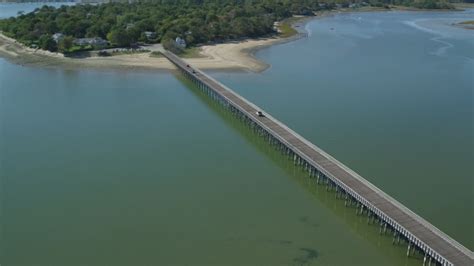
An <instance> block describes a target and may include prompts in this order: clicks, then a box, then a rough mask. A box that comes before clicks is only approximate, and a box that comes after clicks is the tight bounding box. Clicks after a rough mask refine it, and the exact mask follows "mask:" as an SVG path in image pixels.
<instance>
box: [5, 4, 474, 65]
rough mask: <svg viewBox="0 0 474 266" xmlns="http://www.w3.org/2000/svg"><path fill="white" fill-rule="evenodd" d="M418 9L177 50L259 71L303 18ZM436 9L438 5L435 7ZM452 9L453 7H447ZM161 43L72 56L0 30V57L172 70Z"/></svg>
mask: <svg viewBox="0 0 474 266" xmlns="http://www.w3.org/2000/svg"><path fill="white" fill-rule="evenodd" d="M455 7H456V8H455V9H454V10H460V9H459V8H469V7H471V8H472V7H474V5H472V4H464V3H463V4H462V5H455ZM389 10H403V11H412V10H416V11H422V10H424V9H416V8H412V7H406V6H390V7H387V6H385V7H384V6H382V7H376V6H359V7H357V8H338V9H333V10H321V11H316V12H313V13H312V15H311V16H304V15H292V16H291V17H287V18H284V19H282V20H280V21H278V22H277V23H275V24H274V27H275V28H274V30H275V31H276V32H277V33H275V34H271V35H270V34H267V35H266V36H264V37H260V38H258V37H257V38H240V39H235V40H230V41H224V42H222V43H213V44H204V45H201V44H197V45H193V46H191V47H190V48H187V49H182V50H181V51H179V52H180V53H181V55H180V56H181V57H183V58H186V60H187V61H188V62H189V63H190V64H193V65H195V66H196V67H198V68H202V69H214V70H243V71H251V72H261V71H263V70H265V69H267V68H268V67H269V65H268V64H266V63H264V62H262V61H260V60H258V59H257V58H255V57H254V53H255V52H256V51H257V50H259V49H262V48H265V47H268V46H271V45H275V44H279V43H284V42H289V41H293V40H296V39H299V38H302V37H304V36H305V32H303V31H302V30H300V29H301V28H303V27H302V26H304V25H305V24H306V22H308V21H310V20H313V19H319V18H324V17H328V16H332V15H334V14H337V13H347V12H371V11H389ZM437 10H438V9H437ZM449 10H453V9H449ZM472 23H473V21H467V22H461V23H458V24H457V25H456V26H460V27H466V28H470V27H471V25H472ZM161 49H162V45H161V44H144V45H141V46H140V47H139V48H138V49H136V47H135V48H134V49H132V48H128V49H123V48H111V49H106V51H107V53H106V55H107V56H100V53H101V52H99V51H83V52H79V53H77V54H75V55H74V56H65V55H64V54H62V53H58V52H50V51H46V50H42V49H39V48H31V47H28V46H26V45H25V44H23V43H21V42H19V41H17V40H15V39H13V38H11V37H9V36H7V35H6V34H4V32H2V31H0V57H4V58H6V59H7V60H10V61H12V62H14V63H17V64H20V65H26V66H37V67H61V68H66V69H76V68H95V69H151V70H172V69H174V66H173V65H172V64H171V63H169V62H168V61H167V60H166V59H165V58H163V57H162V56H161V55H160V53H159V51H160V50H161Z"/></svg>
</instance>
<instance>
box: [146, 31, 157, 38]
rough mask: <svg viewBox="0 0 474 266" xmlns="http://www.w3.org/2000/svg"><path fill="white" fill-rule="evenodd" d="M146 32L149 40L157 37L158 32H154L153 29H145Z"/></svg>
mask: <svg viewBox="0 0 474 266" xmlns="http://www.w3.org/2000/svg"><path fill="white" fill-rule="evenodd" d="M144 34H145V36H146V38H147V39H148V40H150V39H155V38H156V32H153V31H145V32H144Z"/></svg>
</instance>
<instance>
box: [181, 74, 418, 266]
mask: <svg viewBox="0 0 474 266" xmlns="http://www.w3.org/2000/svg"><path fill="white" fill-rule="evenodd" d="M175 76H176V78H177V79H178V80H179V81H180V82H181V83H182V84H184V85H185V86H186V87H187V88H188V89H189V90H190V91H191V92H192V93H193V94H194V95H195V96H196V97H197V98H198V99H199V100H200V101H202V102H203V103H204V104H205V105H206V106H207V107H208V108H209V109H210V110H212V111H213V112H215V113H216V114H217V115H218V116H219V118H220V119H221V120H222V121H223V122H224V123H225V124H226V125H227V126H229V127H230V128H232V129H234V130H235V131H236V132H238V133H239V135H241V136H242V137H243V138H244V140H245V141H246V142H247V143H249V144H250V145H252V146H253V147H254V148H255V149H256V150H257V152H258V153H260V154H262V155H263V156H266V157H267V158H269V159H270V160H271V161H272V162H273V163H275V165H277V166H278V167H279V168H280V169H281V170H283V171H284V173H285V174H286V175H287V176H289V177H290V178H291V179H292V180H293V181H295V182H297V183H298V184H299V185H300V186H301V187H303V188H304V190H305V191H307V192H308V193H310V194H311V195H312V197H313V198H315V199H316V200H318V201H319V202H321V203H322V204H321V205H322V206H324V207H325V208H326V209H329V210H330V211H331V212H332V213H333V214H335V216H336V217H337V218H338V219H339V220H341V221H343V222H344V223H345V224H346V225H347V227H348V228H349V229H350V230H351V231H352V232H353V233H355V234H357V235H358V236H359V237H362V238H363V239H365V240H367V241H368V242H369V243H371V244H372V245H373V246H375V247H376V248H377V249H378V250H380V253H382V254H383V255H386V256H387V257H388V258H389V259H390V258H392V259H393V261H397V262H400V263H402V264H401V265H406V266H409V265H417V266H419V265H421V264H422V263H423V255H422V254H420V253H415V254H413V255H410V257H406V251H407V244H406V243H403V244H402V243H400V244H392V240H393V239H392V235H391V234H390V233H388V232H387V234H380V230H379V229H380V228H379V225H378V224H376V223H371V224H368V223H367V220H368V219H367V216H366V215H357V214H356V207H355V206H353V207H346V206H345V205H344V200H343V199H337V198H336V196H335V195H336V193H335V192H334V191H327V189H326V186H325V185H322V184H317V182H316V179H315V178H310V177H309V176H308V173H307V171H304V170H303V169H302V168H301V167H299V166H296V165H294V163H293V160H291V159H290V158H289V157H288V156H286V155H284V154H282V153H281V152H279V151H277V150H276V149H275V148H274V147H273V146H271V145H270V144H269V143H268V142H267V141H265V140H264V139H263V138H261V137H259V136H258V135H257V134H255V133H254V131H252V129H251V128H250V127H249V126H247V125H246V124H245V123H243V122H242V121H241V120H239V119H237V118H236V117H235V116H234V115H233V114H232V113H231V112H229V111H228V110H227V109H225V108H224V107H222V106H221V105H220V104H219V103H218V102H216V101H214V100H212V99H211V98H209V97H208V96H207V95H206V94H205V93H203V92H202V91H201V90H200V89H199V88H198V87H197V86H196V85H195V84H194V83H192V82H191V81H189V80H188V79H186V78H185V77H184V76H183V75H181V74H179V73H176V74H175ZM300 220H301V222H302V223H304V222H305V219H304V217H303V218H300ZM343 250H344V248H343V247H341V251H343Z"/></svg>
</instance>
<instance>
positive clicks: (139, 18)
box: [0, 0, 454, 54]
mask: <svg viewBox="0 0 474 266" xmlns="http://www.w3.org/2000/svg"><path fill="white" fill-rule="evenodd" d="M3 1H9V0H3ZM87 1H88V0H87ZM80 2H81V3H84V2H85V1H84V0H81V1H80ZM88 2H101V3H103V4H100V5H87V4H85V5H83V4H81V5H73V6H62V7H60V8H54V7H47V6H43V7H42V8H38V9H36V10H35V11H34V12H31V13H28V14H22V13H19V14H18V15H19V16H18V17H16V18H9V19H3V20H0V30H1V31H2V34H4V35H6V36H7V37H9V38H13V39H15V40H17V41H18V42H20V43H22V44H24V45H26V46H27V47H30V48H34V49H37V48H39V49H42V50H48V51H50V52H60V53H64V54H69V53H76V52H81V51H88V50H101V49H104V48H121V47H134V46H137V44H140V43H141V44H147V43H148V44H154V43H161V44H163V46H164V47H165V48H167V49H169V50H172V51H173V52H175V53H182V52H183V50H184V49H185V48H189V47H195V46H197V45H202V44H212V43H220V42H226V41H230V40H241V39H247V38H260V37H268V36H271V35H274V34H276V33H278V32H279V31H284V30H285V29H288V27H285V25H280V23H281V22H282V21H284V20H286V19H288V18H291V17H294V16H315V15H316V12H318V11H324V10H327V11H330V10H339V9H343V8H353V9H356V8H360V7H376V8H385V9H390V8H391V6H390V5H397V6H406V7H409V8H423V9H454V6H453V5H452V4H451V3H450V2H447V1H445V0H403V1H402V0H390V1H386V0H372V1H369V2H366V1H345V0H337V1H332V0H331V1H326V2H323V1H317V0H306V1H292V0H274V1H266V0H254V1H248V2H242V1H236V0H189V1H169V0H161V1H158V0H157V1H149V2H139V1H137V2H135V1H88ZM389 3H390V5H389ZM280 33H281V32H280Z"/></svg>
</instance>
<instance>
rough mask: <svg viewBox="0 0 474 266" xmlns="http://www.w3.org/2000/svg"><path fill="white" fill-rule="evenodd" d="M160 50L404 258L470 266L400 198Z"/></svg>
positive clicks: (468, 257) (473, 261)
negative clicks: (375, 227) (402, 249)
mask: <svg viewBox="0 0 474 266" xmlns="http://www.w3.org/2000/svg"><path fill="white" fill-rule="evenodd" d="M162 53H163V55H164V56H165V57H166V58H168V59H169V60H170V61H171V62H172V63H173V64H174V65H176V67H177V68H178V69H179V70H181V71H182V72H183V73H184V75H185V76H186V77H188V78H189V79H190V80H192V81H193V82H194V83H195V84H196V85H197V86H198V87H199V88H200V89H201V90H202V91H204V92H205V93H206V94H207V95H209V96H210V97H211V98H212V99H214V100H216V101H218V102H219V103H221V104H222V105H223V106H224V107H225V108H227V109H228V110H229V111H231V112H232V113H234V114H235V116H236V117H238V118H239V119H241V120H242V121H243V122H245V123H247V124H248V125H249V126H250V127H251V128H252V129H253V130H254V131H255V132H256V133H257V134H259V135H260V136H262V137H264V138H266V139H267V140H268V141H269V143H270V144H271V145H273V146H275V148H276V149H278V150H280V151H281V152H282V153H285V154H286V155H288V156H290V158H292V159H293V160H294V162H295V164H298V165H300V166H301V167H303V168H304V169H305V170H306V171H307V172H308V174H309V175H310V176H311V177H312V178H316V179H317V182H318V184H319V183H323V184H325V185H326V186H327V189H332V190H335V192H336V197H338V198H341V199H344V200H345V205H346V206H348V205H350V206H356V212H357V213H358V215H362V214H364V215H365V214H366V215H367V217H368V218H367V219H368V221H370V222H377V223H378V224H379V226H380V227H379V230H380V233H381V234H387V230H388V231H389V233H390V234H393V239H392V243H395V242H396V243H397V244H399V243H400V241H401V240H402V241H403V242H405V243H406V244H407V256H409V255H410V254H413V253H414V252H415V250H416V251H418V252H421V253H422V254H424V259H423V265H425V264H428V263H429V264H431V263H432V262H434V263H437V264H440V265H456V266H457V265H466V266H472V265H474V256H473V252H472V251H470V250H469V249H467V248H465V247H464V246H462V245H461V244H460V243H458V242H456V241H455V240H454V239H452V238H451V237H449V236H448V235H446V234H445V233H443V232H441V231H440V230H439V229H438V228H436V227H435V226H433V225H432V224H430V223H429V222H427V221H426V220H424V219H423V218H421V217H420V216H418V215H417V214H415V213H414V212H412V211H411V210H409V209H408V208H407V207H405V206H404V205H402V204H401V203H400V202H398V201H396V200H395V199H393V198H392V197H390V196H389V195H387V194H386V193H384V192H383V191H382V190H380V189H379V188H377V187H376V186H374V185H373V184H371V183H370V182H368V181H367V180H365V179H364V178H363V177H361V176H359V175H358V174H357V173H355V172H354V171H352V170H351V169H349V168H348V167H347V166H345V165H343V164H342V163H341V162H339V161H337V160H336V159H334V158H333V157H331V156H330V155H329V154H327V153H325V152H324V151H323V150H321V149H320V148H318V147H317V146H315V145H314V144H312V143H311V142H309V141H308V140H306V139H305V138H303V137H302V136H300V135H298V134H297V133H296V132H294V131H293V130H291V129H290V128H288V127H287V126H286V125H284V124H283V123H281V122H280V121H278V120H277V119H275V118H273V117H272V116H271V115H270V114H268V113H266V112H263V110H262V109H261V108H259V107H258V106H256V105H255V104H253V103H251V102H249V101H248V100H246V99H245V98H243V97H242V96H240V95H239V94H237V93H235V92H234V91H232V90H231V89H230V88H228V87H226V86H225V85H223V84H221V83H220V82H218V81H217V80H215V79H213V78H212V77H210V76H208V75H207V74H205V73H204V72H202V71H200V70H199V69H197V68H194V67H192V66H190V65H189V64H187V63H186V62H185V61H183V60H182V59H181V58H179V57H178V56H176V55H175V54H173V53H171V52H169V51H163V52H162ZM258 111H262V113H263V116H261V115H259V114H257V112H258ZM466 204H468V203H466Z"/></svg>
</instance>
